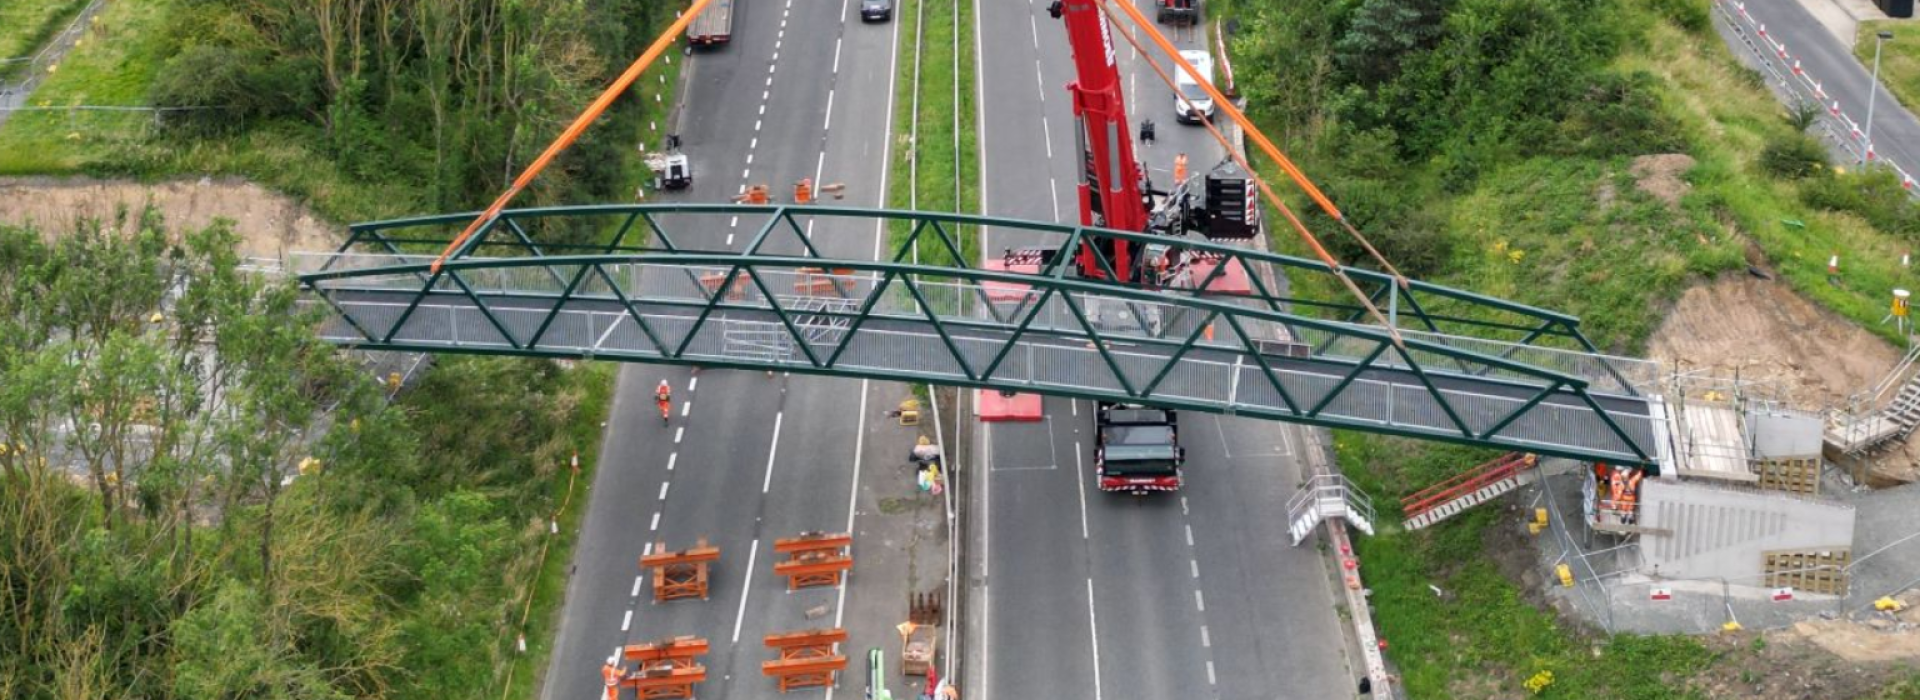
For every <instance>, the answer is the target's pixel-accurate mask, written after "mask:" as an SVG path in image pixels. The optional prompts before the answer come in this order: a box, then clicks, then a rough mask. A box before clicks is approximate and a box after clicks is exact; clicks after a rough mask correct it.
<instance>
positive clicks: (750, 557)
mask: <svg viewBox="0 0 1920 700" xmlns="http://www.w3.org/2000/svg"><path fill="white" fill-rule="evenodd" d="M759 556H760V538H757V537H756V538H754V540H753V548H752V549H749V550H747V569H746V571H747V573H746V576H745V579H746V580H744V581H742V582H741V583H740V610H739V611H737V612H735V613H734V614H733V643H735V644H739V643H740V623H741V622H744V621H745V620H746V615H747V596H748V595H751V594H752V593H753V562H754V560H755V559H757V558H759Z"/></svg>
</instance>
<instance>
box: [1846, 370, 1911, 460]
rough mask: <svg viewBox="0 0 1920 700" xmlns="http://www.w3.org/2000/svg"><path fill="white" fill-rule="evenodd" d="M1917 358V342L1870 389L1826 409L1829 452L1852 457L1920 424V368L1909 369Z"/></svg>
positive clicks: (1899, 437) (1906, 433)
mask: <svg viewBox="0 0 1920 700" xmlns="http://www.w3.org/2000/svg"><path fill="white" fill-rule="evenodd" d="M1917 359H1920V345H1914V346H1913V347H1912V348H1910V349H1908V350H1907V354H1906V355H1905V356H1903V357H1901V358H1900V362H1898V363H1896V364H1895V365H1894V366H1893V370H1892V371H1890V372H1888V373H1887V376H1886V377H1885V378H1883V379H1881V380H1880V382H1879V383H1878V384H1875V385H1874V386H1873V388H1872V389H1869V390H1867V391H1865V392H1862V393H1860V394H1856V395H1854V396H1852V397H1849V398H1848V400H1847V406H1846V407H1844V408H1840V409H1834V410H1829V411H1828V412H1827V429H1826V435H1825V440H1826V447H1827V449H1828V450H1829V451H1830V452H1838V453H1840V455H1842V456H1846V457H1855V456H1859V455H1862V454H1866V453H1869V452H1874V451H1877V450H1879V449H1881V448H1883V447H1885V446H1887V445H1889V444H1892V443H1893V442H1894V441H1896V440H1904V439H1906V438H1907V436H1909V435H1912V434H1913V428H1914V426H1915V425H1920V372H1912V370H1913V367H1914V364H1915V361H1916V360H1917ZM1896 386H1897V387H1899V388H1900V390H1899V392H1898V393H1896V394H1894V396H1893V400H1892V401H1889V402H1887V405H1886V406H1885V407H1884V408H1878V409H1875V408H1874V406H1876V405H1877V404H1879V402H1880V399H1881V397H1883V396H1886V394H1887V392H1888V391H1891V390H1892V389H1893V388H1894V387H1896ZM1829 456H1831V455H1829Z"/></svg>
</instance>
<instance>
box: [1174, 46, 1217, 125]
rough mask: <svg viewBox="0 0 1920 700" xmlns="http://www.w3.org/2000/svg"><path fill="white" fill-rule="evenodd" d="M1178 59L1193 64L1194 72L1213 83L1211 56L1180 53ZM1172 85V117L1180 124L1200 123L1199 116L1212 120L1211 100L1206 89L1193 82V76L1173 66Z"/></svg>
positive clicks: (1195, 52)
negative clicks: (1173, 90) (1173, 88)
mask: <svg viewBox="0 0 1920 700" xmlns="http://www.w3.org/2000/svg"><path fill="white" fill-rule="evenodd" d="M1180 57H1181V58H1184V59H1186V60H1187V63H1191V64H1193V68H1194V70H1197V71H1199V72H1200V74H1201V75H1204V76H1207V82H1209V83H1211V82H1213V56H1212V55H1211V54H1209V53H1207V52H1206V51H1201V50H1195V51H1182V52H1180ZM1173 69H1174V70H1173V84H1174V86H1175V87H1176V88H1177V89H1176V91H1175V92H1174V95H1173V116H1174V118H1175V119H1178V120H1179V121H1180V123H1182V124H1198V123H1200V115H1206V117H1207V118H1208V119H1212V118H1213V98H1212V97H1209V96H1207V91H1206V89H1204V88H1202V87H1200V84H1199V83H1196V82H1194V81H1193V76H1190V75H1187V72H1186V71H1184V70H1180V67H1179V66H1173Z"/></svg>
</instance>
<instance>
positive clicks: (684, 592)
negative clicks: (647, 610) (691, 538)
mask: <svg viewBox="0 0 1920 700" xmlns="http://www.w3.org/2000/svg"><path fill="white" fill-rule="evenodd" d="M716 561H720V548H719V547H715V546H712V545H709V544H707V538H705V537H702V538H700V539H699V540H697V541H696V542H695V544H694V546H693V548H692V549H687V550H683V551H678V552H674V551H669V550H668V549H667V543H665V542H656V543H654V545H653V553H652V554H649V555H646V556H644V557H640V568H642V569H647V568H651V569H653V602H655V603H659V602H662V601H668V600H679V599H681V598H699V599H701V600H706V599H707V577H708V573H709V571H708V569H709V567H711V566H712V564H713V563H714V562H716Z"/></svg>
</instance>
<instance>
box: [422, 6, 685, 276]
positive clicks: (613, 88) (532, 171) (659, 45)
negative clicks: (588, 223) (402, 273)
mask: <svg viewBox="0 0 1920 700" xmlns="http://www.w3.org/2000/svg"><path fill="white" fill-rule="evenodd" d="M711 2H713V0H693V6H692V7H689V8H687V11H686V12H682V13H680V18H679V19H677V20H674V22H673V25H672V26H669V27H667V30H666V31H664V32H661V33H660V36H659V37H657V38H655V39H654V40H653V45H652V46H649V47H647V50H646V52H645V53H642V54H640V58H639V59H638V60H635V61H634V62H633V65H630V66H627V70H626V72H625V73H621V74H620V78H619V79H617V80H615V81H613V84H612V85H608V86H607V89H606V91H604V92H602V93H600V96H599V97H597V98H594V100H593V104H590V105H587V109H586V110H585V111H583V112H581V113H580V115H579V116H577V117H575V118H574V120H573V123H572V124H570V125H568V126H567V130H566V131H563V132H561V133H560V136H559V137H558V138H555V139H554V140H553V143H550V144H547V150H546V152H544V153H541V154H540V157H539V158H535V159H534V160H533V164H531V165H528V166H527V169H526V170H525V171H522V172H521V173H520V176H519V177H516V178H514V179H513V184H512V185H511V186H509V187H507V190H506V191H505V192H501V193H500V197H499V198H497V199H495V200H493V204H491V205H488V206H487V209H486V211H484V212H481V213H480V216H479V217H476V218H475V219H474V220H473V223H470V224H467V229H466V230H465V231H461V232H460V236H459V237H457V238H455V239H453V242H452V243H448V244H447V248H446V250H442V251H440V257H437V258H434V259H433V265H432V268H431V269H432V270H433V272H434V273H436V274H437V273H439V272H440V265H441V264H442V263H445V262H446V261H447V258H449V257H452V256H454V255H457V254H458V253H459V251H460V247H461V245H463V244H465V243H466V242H467V239H468V238H471V237H472V236H473V234H474V232H475V231H478V230H480V227H481V226H484V225H486V224H487V223H488V222H490V221H493V219H494V217H497V216H499V215H500V212H501V210H503V209H506V207H507V202H510V201H512V200H513V197H514V195H517V194H520V191H521V190H523V189H526V187H527V185H529V184H532V183H533V179H534V178H535V177H537V176H539V175H540V171H542V170H545V169H546V167H547V165H548V164H549V163H552V162H553V159H554V158H556V157H558V156H559V155H560V152H561V151H564V150H567V147H568V146H571V145H573V142H574V141H575V140H577V139H579V138H580V135H581V134H583V133H586V131H587V127H589V126H592V125H593V122H594V120H596V119H599V118H600V113H601V112H605V111H607V107H609V106H612V105H613V101H614V100H616V99H618V98H619V97H620V94H621V93H624V92H626V91H627V88H629V87H632V86H633V81H635V80H639V79H640V74H641V73H644V72H646V70H647V67H649V66H651V65H653V60H654V59H656V58H659V57H660V54H662V53H665V52H666V50H667V48H668V47H670V46H672V45H673V40H674V38H675V37H678V36H680V33H681V32H684V31H686V29H687V25H688V24H691V23H692V22H693V18H695V17H698V16H700V12H701V11H702V10H705V9H707V5H708V4H709V3H711Z"/></svg>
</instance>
